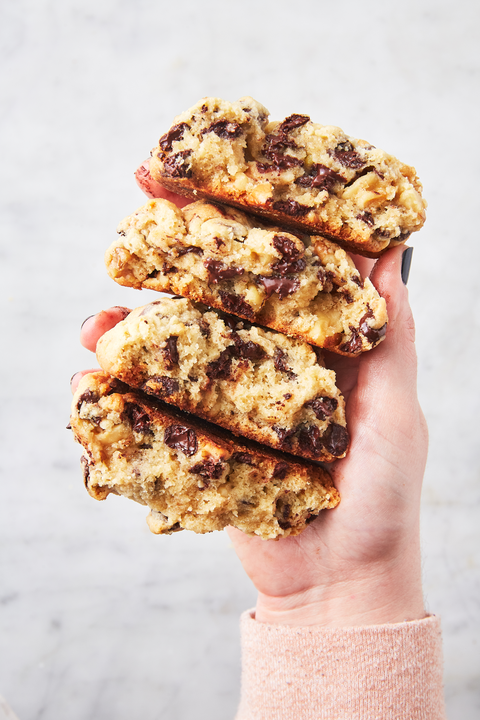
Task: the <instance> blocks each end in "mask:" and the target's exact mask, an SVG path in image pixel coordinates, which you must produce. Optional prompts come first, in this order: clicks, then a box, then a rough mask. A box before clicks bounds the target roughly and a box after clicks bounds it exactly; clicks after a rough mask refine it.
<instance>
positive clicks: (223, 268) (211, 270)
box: [204, 258, 245, 285]
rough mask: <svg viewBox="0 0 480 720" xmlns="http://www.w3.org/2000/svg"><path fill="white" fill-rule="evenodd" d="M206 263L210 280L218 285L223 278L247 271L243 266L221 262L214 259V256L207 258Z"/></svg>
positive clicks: (236, 275)
mask: <svg viewBox="0 0 480 720" xmlns="http://www.w3.org/2000/svg"><path fill="white" fill-rule="evenodd" d="M204 265H205V267H206V268H207V272H208V282H209V283H212V284H213V285H217V284H218V283H219V282H221V281H222V280H229V279H230V278H234V277H238V276H239V275H243V273H244V272H245V271H244V269H243V268H238V267H234V266H233V265H231V266H228V265H225V264H224V263H222V262H220V260H213V259H212V258H208V260H205V262H204Z"/></svg>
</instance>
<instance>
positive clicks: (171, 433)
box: [163, 425, 198, 456]
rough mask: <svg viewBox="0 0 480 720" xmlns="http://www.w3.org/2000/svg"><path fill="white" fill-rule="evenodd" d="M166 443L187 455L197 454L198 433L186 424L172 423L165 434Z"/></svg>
mask: <svg viewBox="0 0 480 720" xmlns="http://www.w3.org/2000/svg"><path fill="white" fill-rule="evenodd" d="M163 439H164V442H165V445H168V447H169V448H172V450H180V451H181V452H183V453H184V454H185V455H189V456H190V455H195V453H196V452H197V449H198V441H197V433H196V432H195V430H193V429H192V428H188V427H185V425H170V426H169V427H167V428H165V433H164V435H163Z"/></svg>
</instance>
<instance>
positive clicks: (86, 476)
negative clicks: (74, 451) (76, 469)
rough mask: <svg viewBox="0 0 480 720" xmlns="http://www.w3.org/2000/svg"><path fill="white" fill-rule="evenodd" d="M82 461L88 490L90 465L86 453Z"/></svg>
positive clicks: (84, 479)
mask: <svg viewBox="0 0 480 720" xmlns="http://www.w3.org/2000/svg"><path fill="white" fill-rule="evenodd" d="M80 462H81V464H82V472H83V482H84V485H85V487H86V488H87V490H88V481H89V480H90V466H89V464H88V460H87V458H86V457H85V455H82V457H81V458H80Z"/></svg>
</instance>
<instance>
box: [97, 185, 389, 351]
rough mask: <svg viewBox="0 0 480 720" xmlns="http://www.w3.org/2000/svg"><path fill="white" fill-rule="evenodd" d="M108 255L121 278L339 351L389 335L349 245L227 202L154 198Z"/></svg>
mask: <svg viewBox="0 0 480 720" xmlns="http://www.w3.org/2000/svg"><path fill="white" fill-rule="evenodd" d="M118 232H119V238H118V240H117V241H116V242H114V243H113V244H112V245H111V247H110V248H109V249H108V251H107V253H106V257H105V260H106V265H107V270H108V273H109V275H110V276H111V277H112V278H113V279H114V280H116V282H118V283H119V284H120V285H126V286H129V287H135V288H141V287H143V288H150V289H152V290H161V291H165V292H170V293H173V294H178V295H182V296H184V297H188V298H190V299H191V300H195V301H198V302H202V303H204V304H206V305H209V306H210V307H214V308H217V309H219V310H224V311H225V312H229V313H233V314H235V315H237V316H240V317H242V318H244V319H246V320H249V321H251V322H255V323H258V324H260V325H265V326H267V327H270V328H272V329H274V330H279V331H280V332H283V333H285V334H288V335H291V336H293V337H299V338H302V339H303V340H305V341H307V342H309V343H311V344H313V345H316V346H319V347H326V348H328V349H329V350H333V351H334V352H337V353H340V354H342V355H358V354H359V353H361V352H364V351H365V350H371V349H372V348H373V347H375V345H377V344H378V343H379V342H380V341H381V340H382V339H383V337H384V335H385V331H386V323H387V311H386V304H385V300H384V299H383V298H381V297H380V296H379V294H378V292H377V291H376V289H375V288H374V286H373V285H372V283H371V282H370V280H368V279H366V280H363V279H362V278H361V276H360V274H359V272H358V271H357V269H356V267H355V265H354V263H353V261H352V260H351V258H350V257H349V256H348V255H347V253H346V252H345V250H343V249H342V248H340V247H339V246H338V245H336V244H334V243H332V242H330V241H329V240H326V239H325V238H323V237H319V236H317V237H315V236H314V237H310V236H308V235H302V234H300V233H298V232H297V233H296V234H292V233H290V232H288V231H285V230H280V229H278V228H275V227H273V228H272V227H266V226H265V225H262V224H261V223H260V222H259V221H258V220H255V219H254V218H253V217H252V216H248V215H246V214H244V213H241V212H239V211H238V210H235V209H233V208H230V207H228V206H225V205H223V206H221V205H214V204H212V203H207V202H195V203H192V204H190V205H187V206H186V207H184V208H183V209H179V208H177V207H176V206H175V205H173V204H172V203H170V202H168V201H167V200H160V199H157V200H149V202H147V203H146V204H145V205H143V206H142V207H141V208H139V210H137V212H135V213H134V214H133V215H130V216H129V217H128V218H126V219H125V220H123V222H122V223H120V225H119V227H118Z"/></svg>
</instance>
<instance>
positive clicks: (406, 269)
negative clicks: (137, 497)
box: [402, 247, 413, 285]
mask: <svg viewBox="0 0 480 720" xmlns="http://www.w3.org/2000/svg"><path fill="white" fill-rule="evenodd" d="M412 253H413V247H407V248H405V250H404V251H403V255H402V280H403V284H404V285H406V284H407V282H408V276H409V275H410V265H411V264H412Z"/></svg>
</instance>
